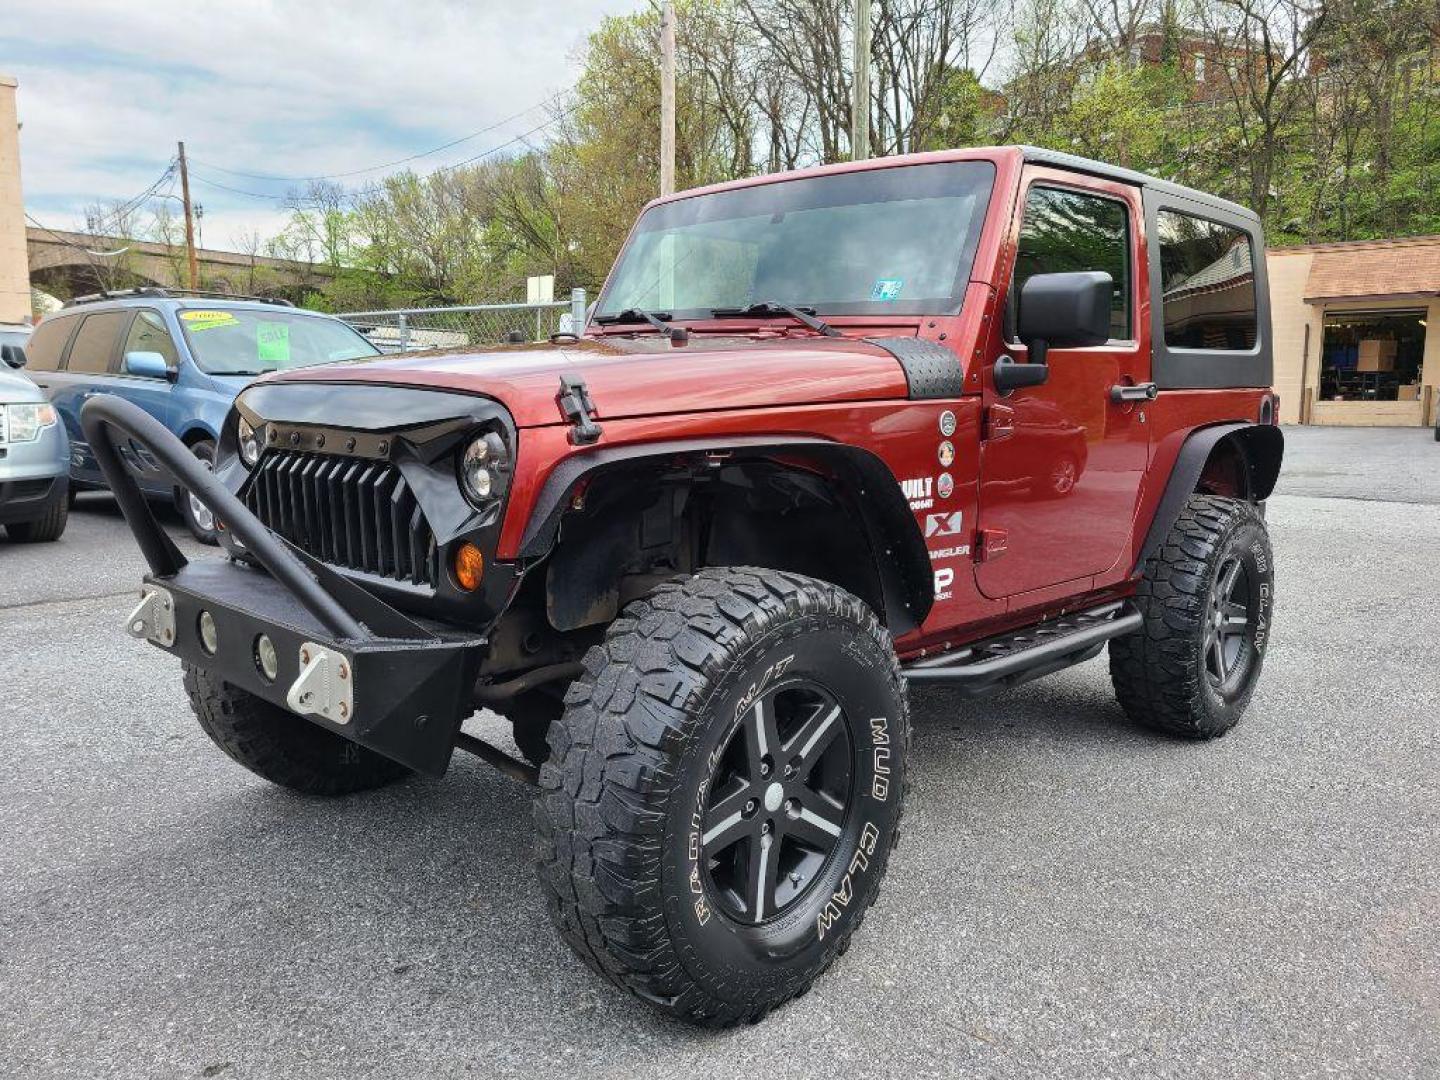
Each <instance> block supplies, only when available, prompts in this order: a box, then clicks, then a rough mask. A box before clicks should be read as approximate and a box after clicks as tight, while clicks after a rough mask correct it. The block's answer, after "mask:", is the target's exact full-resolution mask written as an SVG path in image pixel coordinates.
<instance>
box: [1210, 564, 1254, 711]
mask: <svg viewBox="0 0 1440 1080" xmlns="http://www.w3.org/2000/svg"><path fill="white" fill-rule="evenodd" d="M1253 591H1254V590H1253V589H1252V588H1251V582H1250V574H1249V573H1248V572H1247V571H1246V569H1245V563H1244V561H1243V560H1242V559H1241V558H1240V557H1239V556H1238V555H1232V556H1230V557H1229V558H1228V559H1226V560H1225V561H1224V562H1223V563H1221V565H1220V569H1219V571H1218V572H1217V573H1216V575H1215V583H1214V584H1213V585H1212V586H1211V587H1210V604H1209V607H1208V609H1207V611H1206V620H1205V674H1206V675H1207V676H1208V677H1209V679H1210V684H1211V685H1212V686H1214V687H1215V688H1216V690H1218V691H1219V692H1220V693H1222V694H1224V693H1227V692H1228V691H1230V690H1232V689H1233V687H1234V685H1235V684H1237V683H1239V682H1242V681H1243V680H1244V678H1245V669H1246V666H1247V664H1248V663H1249V660H1250V656H1251V654H1252V653H1253V651H1254V622H1255V620H1254V613H1253V611H1252V608H1253V606H1254V605H1253V604H1252V602H1251V596H1252V593H1253Z"/></svg>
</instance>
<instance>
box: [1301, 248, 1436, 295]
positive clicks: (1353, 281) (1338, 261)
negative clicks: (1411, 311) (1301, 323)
mask: <svg viewBox="0 0 1440 1080" xmlns="http://www.w3.org/2000/svg"><path fill="white" fill-rule="evenodd" d="M1427 240H1429V242H1428V243H1415V242H1411V243H1405V242H1403V241H1401V242H1398V243H1397V242H1394V241H1391V242H1388V243H1387V242H1384V241H1382V242H1379V243H1377V244H1375V245H1374V246H1370V245H1366V246H1364V247H1348V246H1347V247H1344V248H1341V249H1338V250H1331V251H1317V252H1316V253H1315V257H1314V261H1313V262H1311V264H1310V277H1309V279H1308V280H1307V281H1306V283H1305V302H1306V303H1307V304H1314V303H1319V302H1321V301H1325V300H1351V299H1357V298H1362V297H1363V298H1370V299H1379V298H1381V297H1384V298H1386V299H1392V300H1402V299H1403V300H1419V299H1423V298H1425V297H1430V296H1437V295H1440V243H1437V242H1436V241H1435V240H1434V238H1427Z"/></svg>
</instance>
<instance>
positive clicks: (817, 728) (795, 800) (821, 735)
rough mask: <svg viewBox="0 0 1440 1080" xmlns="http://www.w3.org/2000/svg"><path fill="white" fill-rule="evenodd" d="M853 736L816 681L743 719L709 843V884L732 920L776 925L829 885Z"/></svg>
mask: <svg viewBox="0 0 1440 1080" xmlns="http://www.w3.org/2000/svg"><path fill="white" fill-rule="evenodd" d="M848 728H849V725H848V723H847V722H846V718H845V717H844V715H843V712H842V709H841V706H840V705H839V704H838V703H836V701H835V699H834V698H833V697H832V696H831V694H830V693H829V692H828V691H827V690H825V689H824V688H823V687H821V686H820V685H818V684H817V683H814V682H810V681H808V680H801V681H796V682H794V683H789V684H782V685H780V686H777V687H772V688H771V689H769V690H767V691H766V692H765V693H764V694H763V695H762V696H761V697H759V698H758V699H756V701H755V704H754V705H753V706H752V707H751V708H750V710H749V711H748V712H746V713H745V714H744V715H742V716H741V718H740V720H739V723H738V724H737V725H736V728H735V731H734V732H733V733H732V734H731V736H730V739H729V741H728V743H727V745H726V747H725V749H724V750H723V751H722V752H721V754H720V757H719V760H718V761H717V762H716V765H715V769H714V771H713V772H712V774H711V777H710V781H709V783H708V786H707V790H708V792H709V797H708V801H707V805H706V808H705V816H704V821H703V823H702V832H701V838H700V843H701V861H702V865H703V866H704V868H705V877H706V885H707V886H708V887H709V889H710V892H711V895H712V896H713V897H714V898H715V900H716V901H717V905H718V907H719V909H720V910H721V911H723V912H724V913H725V914H726V915H728V916H729V917H730V918H732V919H735V920H736V921H737V922H744V923H762V922H765V921H766V920H768V919H774V918H777V917H779V916H781V915H783V914H784V913H785V912H787V911H788V910H790V908H791V907H792V906H793V905H794V904H796V903H798V902H799V901H800V899H801V898H802V897H804V896H805V894H806V893H807V892H808V891H809V889H810V886H811V885H813V884H814V883H815V882H816V881H817V880H818V879H819V878H820V876H821V871H822V870H823V869H824V868H825V866H826V863H827V862H828V861H829V859H830V856H831V854H832V852H833V851H834V849H835V847H836V843H837V841H838V840H839V838H840V836H841V834H842V833H843V831H844V828H845V824H846V816H847V812H848V810H849V806H850V798H851V768H850V763H851V760H852V758H853V756H854V752H853V750H852V748H851V743H850V735H849V731H848Z"/></svg>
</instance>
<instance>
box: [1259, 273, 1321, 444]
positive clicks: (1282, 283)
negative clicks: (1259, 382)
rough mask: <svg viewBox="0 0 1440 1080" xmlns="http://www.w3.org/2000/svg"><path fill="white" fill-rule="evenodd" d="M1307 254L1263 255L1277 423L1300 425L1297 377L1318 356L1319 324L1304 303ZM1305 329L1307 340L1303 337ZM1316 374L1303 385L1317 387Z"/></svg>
mask: <svg viewBox="0 0 1440 1080" xmlns="http://www.w3.org/2000/svg"><path fill="white" fill-rule="evenodd" d="M1313 259H1314V255H1313V254H1312V253H1311V252H1309V251H1296V252H1287V251H1284V250H1279V251H1269V252H1266V257H1265V269H1266V271H1267V272H1268V274H1269V277H1270V326H1271V333H1272V334H1273V335H1274V338H1275V392H1276V393H1277V394H1279V395H1280V422H1281V423H1282V424H1298V423H1299V422H1300V402H1301V400H1302V399H1303V397H1304V393H1303V391H1304V383H1302V382H1301V373H1302V372H1303V371H1304V370H1305V368H1306V367H1307V363H1306V361H1307V355H1306V354H1307V352H1308V354H1309V356H1308V360H1309V365H1308V366H1310V367H1317V366H1318V363H1317V360H1316V358H1317V357H1318V356H1319V355H1320V338H1319V336H1318V335H1319V332H1320V323H1319V321H1318V319H1317V318H1316V317H1315V310H1314V308H1313V306H1312V305H1310V304H1307V303H1305V282H1306V281H1308V280H1309V278H1310V263H1311V262H1312V261H1313ZM1306 327H1309V331H1310V333H1309V337H1308V339H1307V337H1306V333H1305V331H1306ZM1319 379H1320V376H1319V372H1318V371H1310V372H1308V373H1307V377H1306V381H1307V382H1309V383H1310V385H1312V386H1318V385H1319Z"/></svg>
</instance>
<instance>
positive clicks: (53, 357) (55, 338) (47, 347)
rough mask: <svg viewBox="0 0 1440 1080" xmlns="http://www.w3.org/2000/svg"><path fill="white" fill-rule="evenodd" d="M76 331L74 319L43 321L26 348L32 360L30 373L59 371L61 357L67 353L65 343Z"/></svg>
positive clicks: (29, 365) (29, 367) (26, 353)
mask: <svg viewBox="0 0 1440 1080" xmlns="http://www.w3.org/2000/svg"><path fill="white" fill-rule="evenodd" d="M74 329H75V320H74V319H73V318H70V319H45V320H44V321H42V322H41V323H40V325H39V326H37V327H36V328H35V332H34V333H33V334H31V335H30V341H29V342H28V343H27V344H26V346H25V355H26V356H27V357H29V359H30V362H29V363H28V364H27V365H26V367H27V368H28V369H29V370H30V371H55V370H57V369H58V368H59V367H60V357H61V355H62V354H63V353H64V352H65V342H66V341H68V340H69V338H70V331H72V330H74Z"/></svg>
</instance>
